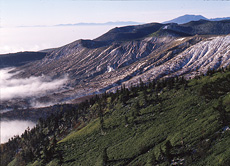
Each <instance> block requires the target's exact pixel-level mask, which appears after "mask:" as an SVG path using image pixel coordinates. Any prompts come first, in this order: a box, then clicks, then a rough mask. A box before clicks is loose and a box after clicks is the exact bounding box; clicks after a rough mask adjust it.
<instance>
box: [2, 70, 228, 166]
mask: <svg viewBox="0 0 230 166" xmlns="http://www.w3.org/2000/svg"><path fill="white" fill-rule="evenodd" d="M229 83H230V71H229V69H225V70H224V69H223V70H219V71H212V72H211V71H209V72H208V74H207V76H199V77H197V78H195V79H192V80H189V81H187V80H185V79H183V77H180V78H170V79H167V80H159V81H152V82H149V83H147V84H144V83H143V82H142V81H141V80H140V84H139V85H138V86H136V87H130V88H129V89H127V88H125V87H123V86H122V87H121V88H120V89H118V90H117V92H116V93H110V94H107V93H104V94H103V95H101V96H95V97H94V98H91V99H90V100H89V101H85V102H83V103H81V104H78V105H72V108H71V109H70V108H66V109H63V108H62V110H61V111H60V112H59V113H56V114H54V115H52V116H50V117H48V118H47V119H40V120H39V122H38V124H37V125H36V127H35V128H33V129H27V130H26V131H25V132H24V133H23V134H22V135H21V136H20V137H19V136H15V137H14V138H12V139H10V140H9V142H7V143H5V144H2V145H1V166H5V165H9V166H16V165H17V166H18V165H27V166H40V165H47V166H52V165H55V166H56V165H63V166H71V165H72V166H76V165H87V166H88V165H89V166H90V165H100V166H102V165H103V166H104V165H117V166H120V165H129V166H131V165H132V166H133V165H134V166H138V165H146V166H150V165H160V166H164V165H165V166H166V165H170V164H171V165H173V164H174V165H191V166H193V165H194V166H198V165H213V166H216V165H223V166H224V165H229V163H230V158H229V156H230V150H229V148H228V145H229V143H230V131H228V130H227V127H226V126H228V125H229V124H230V118H229V113H230V93H229V91H230V89H229V88H230V86H229ZM60 109H61V108H60Z"/></svg>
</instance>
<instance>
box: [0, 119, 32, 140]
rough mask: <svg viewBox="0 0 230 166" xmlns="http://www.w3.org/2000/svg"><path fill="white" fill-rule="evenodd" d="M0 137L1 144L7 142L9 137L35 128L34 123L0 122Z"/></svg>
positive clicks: (19, 121) (18, 121)
mask: <svg viewBox="0 0 230 166" xmlns="http://www.w3.org/2000/svg"><path fill="white" fill-rule="evenodd" d="M0 123H1V128H0V136H1V143H5V142H7V141H8V140H9V139H10V138H11V137H13V136H16V135H21V134H22V133H23V132H24V131H25V130H26V129H27V128H28V127H29V128H30V129H31V128H33V127H34V126H35V123H33V122H31V121H21V120H13V121H0Z"/></svg>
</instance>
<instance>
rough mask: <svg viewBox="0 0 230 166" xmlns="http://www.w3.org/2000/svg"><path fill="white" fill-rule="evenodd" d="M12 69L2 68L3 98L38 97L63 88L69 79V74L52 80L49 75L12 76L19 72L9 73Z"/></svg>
mask: <svg viewBox="0 0 230 166" xmlns="http://www.w3.org/2000/svg"><path fill="white" fill-rule="evenodd" d="M11 70H12V69H2V70H0V90H1V91H0V95H1V100H2V101H5V100H10V99H13V98H26V97H37V96H41V95H45V94H47V93H49V92H51V91H54V90H58V89H59V88H62V87H63V86H64V84H65V82H66V81H67V80H68V78H67V76H65V77H63V78H60V79H55V80H52V79H51V78H50V77H48V76H40V77H29V78H25V79H24V78H23V79H22V78H19V79H16V78H12V76H14V75H15V74H17V73H14V74H13V73H9V71H11Z"/></svg>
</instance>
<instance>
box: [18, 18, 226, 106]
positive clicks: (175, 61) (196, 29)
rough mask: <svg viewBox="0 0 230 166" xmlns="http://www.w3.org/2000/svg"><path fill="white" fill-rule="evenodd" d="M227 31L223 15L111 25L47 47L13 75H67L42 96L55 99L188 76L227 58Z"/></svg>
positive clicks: (70, 99) (24, 76) (224, 63)
mask: <svg viewBox="0 0 230 166" xmlns="http://www.w3.org/2000/svg"><path fill="white" fill-rule="evenodd" d="M228 34H230V21H226V20H225V21H208V20H199V21H192V22H189V23H186V24H181V25H179V24H175V23H170V24H160V23H151V24H144V25H137V26H126V27H117V28H114V29H111V30H110V31H108V32H107V33H105V34H103V35H102V36H100V37H98V38H96V39H94V40H82V39H81V40H77V41H74V42H72V43H70V44H67V45H65V46H62V47H60V48H56V49H53V50H52V51H51V52H50V53H48V54H47V55H46V56H45V57H44V58H43V59H41V60H39V61H36V62H32V63H29V64H27V65H25V66H21V67H20V68H18V69H17V70H20V71H21V72H20V73H19V74H18V75H17V77H22V78H28V77H31V76H41V75H47V76H49V77H51V78H53V79H55V78H58V77H60V76H65V75H68V78H69V79H68V82H66V85H68V87H69V88H68V89H66V90H65V91H61V92H59V93H55V94H53V95H50V96H48V97H47V102H49V100H52V99H53V98H55V100H56V101H57V102H59V103H62V102H72V101H74V100H75V99H77V98H79V97H84V96H88V95H94V94H100V93H103V92H105V91H116V89H117V88H120V86H121V85H125V86H126V87H130V86H132V85H136V84H138V83H139V80H140V79H142V80H143V81H144V82H147V81H148V80H149V79H150V80H155V79H160V78H168V77H175V76H185V77H186V78H187V79H189V78H193V77H195V76H196V75H198V74H201V73H203V74H205V73H206V72H207V70H208V69H209V68H210V69H217V68H221V67H226V66H227V65H228V64H229V62H230V59H229V51H228V50H229V49H228V48H229V45H230V40H229V35H228ZM219 47H220V48H219ZM203 48H205V50H204V49H203ZM194 53H195V54H194ZM196 61H197V62H199V63H197V62H196ZM207 62H208V63H207Z"/></svg>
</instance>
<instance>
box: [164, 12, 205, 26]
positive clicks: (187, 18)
mask: <svg viewBox="0 0 230 166" xmlns="http://www.w3.org/2000/svg"><path fill="white" fill-rule="evenodd" d="M201 19H202V20H208V19H207V18H206V17H204V16H202V15H190V14H186V15H183V16H180V17H177V18H175V19H172V20H169V21H165V22H163V23H164V24H166V23H177V24H184V23H187V22H190V21H199V20H201Z"/></svg>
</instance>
